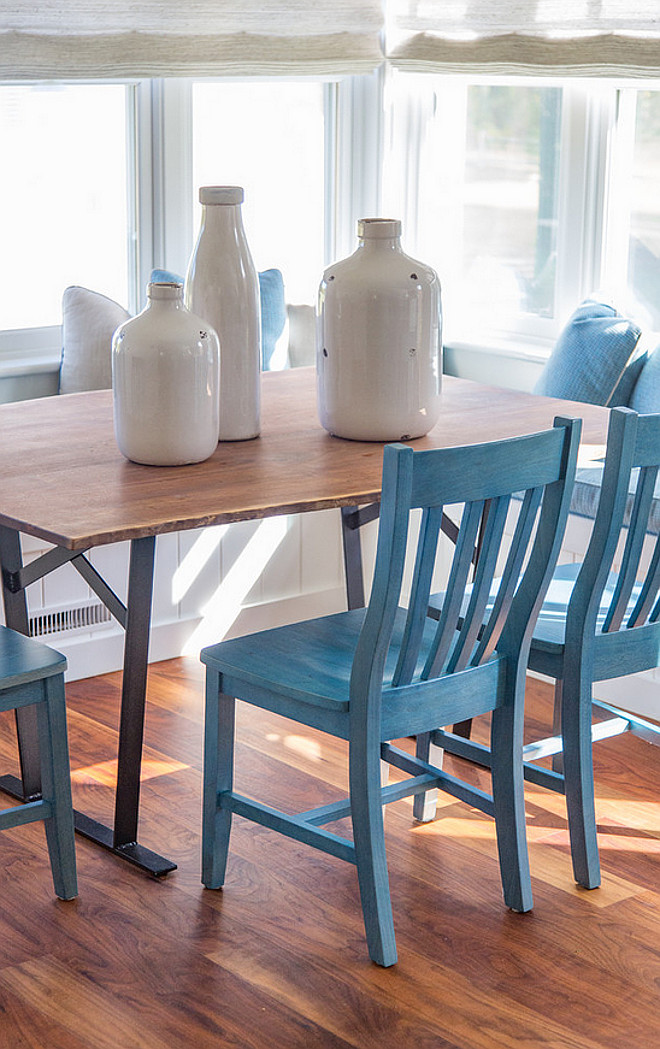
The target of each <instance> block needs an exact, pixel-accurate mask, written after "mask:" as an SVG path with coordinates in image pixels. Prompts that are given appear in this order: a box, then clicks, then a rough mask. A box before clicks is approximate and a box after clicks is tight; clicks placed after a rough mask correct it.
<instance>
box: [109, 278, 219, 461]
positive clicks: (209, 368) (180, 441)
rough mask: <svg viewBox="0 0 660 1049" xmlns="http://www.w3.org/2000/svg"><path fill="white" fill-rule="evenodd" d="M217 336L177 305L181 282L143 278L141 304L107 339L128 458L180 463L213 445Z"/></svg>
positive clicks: (119, 433)
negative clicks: (143, 303)
mask: <svg viewBox="0 0 660 1049" xmlns="http://www.w3.org/2000/svg"><path fill="white" fill-rule="evenodd" d="M218 377H219V349H218V337H217V335H216V334H215V332H214V331H213V329H212V328H211V327H210V326H209V325H208V324H207V323H206V322H205V321H203V320H202V319H201V317H196V316H195V315H194V314H192V313H191V312H190V311H189V310H187V309H186V307H185V306H184V304H183V285H182V284H175V283H162V284H156V283H154V284H150V285H149V287H148V289H147V306H146V308H145V309H144V310H143V311H142V313H140V314H138V316H137V317H133V318H132V319H131V320H129V321H126V322H125V323H124V324H122V325H120V326H119V328H117V330H116V332H115V334H114V336H113V338H112V389H113V401H114V421H115V436H116V438H117V444H118V445H119V449H120V451H121V452H122V453H123V454H124V455H125V456H126V458H127V459H132V460H133V461H134V462H136V463H145V464H147V465H150V466H182V465H184V464H185V463H197V462H201V460H202V459H208V457H209V456H210V455H212V454H213V452H214V451H215V449H216V447H217V444H218Z"/></svg>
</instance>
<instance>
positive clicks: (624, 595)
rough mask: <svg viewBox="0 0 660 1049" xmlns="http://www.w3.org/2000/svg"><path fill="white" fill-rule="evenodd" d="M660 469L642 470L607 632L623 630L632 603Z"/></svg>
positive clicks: (609, 614) (605, 625)
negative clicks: (624, 619) (625, 617)
mask: <svg viewBox="0 0 660 1049" xmlns="http://www.w3.org/2000/svg"><path fill="white" fill-rule="evenodd" d="M657 473H658V471H657V468H655V467H644V468H643V469H641V470H640V472H639V477H638V481H637V489H636V492H635V497H634V501H633V507H632V511H631V514H630V524H629V526H628V535H627V537H626V542H625V546H624V550H623V557H622V559H621V568H620V570H619V573H618V579H617V583H616V586H615V588H614V593H613V595H612V600H611V602H610V607H609V609H608V611H607V615H606V616H605V621H604V623H603V633H610V632H612V631H615V630H620V628H621V624H622V623H623V618H624V616H625V613H626V609H627V608H628V605H629V603H630V598H631V596H632V592H633V587H634V585H635V582H636V580H637V573H638V571H639V563H640V558H641V556H642V548H643V546H644V539H645V536H646V532H647V528H648V520H649V513H650V511H651V503H652V501H653V490H654V488H655V482H656V477H657Z"/></svg>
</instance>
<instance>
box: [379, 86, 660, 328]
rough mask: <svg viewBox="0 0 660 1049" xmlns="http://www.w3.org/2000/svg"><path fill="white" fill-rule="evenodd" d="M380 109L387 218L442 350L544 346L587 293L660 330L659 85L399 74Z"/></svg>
mask: <svg viewBox="0 0 660 1049" xmlns="http://www.w3.org/2000/svg"><path fill="white" fill-rule="evenodd" d="M387 111H388V118H389V135H388V150H387V154H386V159H385V175H384V177H385V199H386V200H387V210H388V211H389V212H391V213H394V214H402V215H403V216H404V217H405V221H404V235H405V239H406V246H407V249H408V250H409V251H410V253H411V254H417V255H418V256H419V257H420V258H423V259H425V260H426V261H429V262H431V264H432V265H434V266H435V268H436V269H437V270H438V272H439V275H440V278H441V281H442V285H443V300H444V306H445V321H446V324H445V334H446V337H447V338H448V339H449V340H450V341H452V340H455V341H466V342H476V343H479V344H481V345H485V346H487V345H488V343H489V342H492V343H499V342H501V340H502V339H506V338H509V339H511V338H513V339H516V338H517V339H520V338H524V339H526V340H528V341H531V342H534V341H535V340H538V341H540V342H541V343H543V342H545V343H546V344H548V345H549V344H551V342H552V341H553V339H554V338H555V336H556V334H557V332H558V330H559V327H560V326H561V324H562V323H563V322H564V320H565V319H566V315H567V313H568V312H570V311H572V310H573V309H574V308H575V306H576V305H577V304H578V303H579V302H580V301H581V299H582V298H583V297H585V296H587V295H588V294H591V293H597V292H600V293H603V294H605V295H606V296H607V297H608V298H610V299H613V300H614V302H615V304H616V305H618V306H619V308H620V309H622V310H624V311H625V310H632V311H633V312H634V314H635V316H636V317H637V318H638V319H639V320H640V321H641V322H642V323H643V324H644V325H646V326H647V327H648V326H651V327H652V328H653V329H655V330H660V296H658V294H657V290H656V289H657V288H658V287H660V281H658V279H657V277H658V276H659V275H660V274H659V273H658V271H659V270H660V203H659V202H658V197H657V193H656V192H655V187H656V186H657V183H658V178H659V176H660V91H658V90H657V85H653V86H652V87H649V88H648V89H646V90H643V91H641V90H638V89H637V88H633V87H628V86H625V85H617V84H615V83H614V82H607V81H591V82H580V81H557V80H556V79H555V80H551V79H547V80H545V81H539V80H536V81H533V80H530V81H526V80H525V79H524V78H518V79H517V80H512V79H508V80H505V79H503V78H500V79H499V80H498V79H489V80H486V79H484V78H481V79H473V80H469V79H468V78H461V77H439V76H433V75H420V74H417V75H413V74H405V73H400V72H395V73H393V74H392V75H391V76H390V82H389V85H388V106H387ZM411 154H412V156H411ZM413 158H414V159H413Z"/></svg>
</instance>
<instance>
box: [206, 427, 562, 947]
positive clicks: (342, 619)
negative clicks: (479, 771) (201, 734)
mask: <svg viewBox="0 0 660 1049" xmlns="http://www.w3.org/2000/svg"><path fill="white" fill-rule="evenodd" d="M579 432H580V423H579V421H566V420H558V421H557V422H556V424H555V428H554V429H552V430H548V431H545V432H543V433H541V434H536V435H531V436H528V437H522V438H516V439H514V440H509V441H501V442H495V443H492V444H486V445H478V446H472V447H467V448H449V449H436V450H420V451H413V449H412V448H410V447H407V446H403V445H389V446H387V447H386V448H385V451H384V458H383V484H382V503H381V515H380V524H379V533H378V546H377V554H376V567H375V575H374V582H373V586H372V591H371V596H370V600H369V605H368V607H367V608H366V609H355V610H353V611H348V612H342V613H339V614H337V615H332V616H327V617H324V618H321V619H314V620H310V621H307V622H303V623H297V624H294V625H291V626H285V627H280V628H277V629H274V630H267V631H264V632H261V633H259V634H255V635H252V636H247V637H243V638H237V639H234V640H230V641H224V642H221V643H220V644H218V645H215V646H212V647H210V648H206V649H204V650H203V652H202V655H201V658H202V661H203V662H204V663H205V664H206V667H207V687H206V696H207V707H206V727H205V747H204V750H205V758H204V814H203V846H202V880H203V882H204V884H205V885H206V886H207V887H208V888H212V889H217V888H219V887H220V886H221V885H222V884H223V882H224V880H225V868H226V864H227V854H228V848H229V834H230V826H231V820H232V814H234V813H236V814H238V815H241V816H244V817H247V818H248V819H250V820H253V821H255V822H257V823H260V824H263V825H265V826H267V827H270V828H271V829H273V830H276V831H279V832H280V833H282V834H285V835H288V836H290V837H292V838H295V839H297V840H299V841H303V842H306V843H308V844H310V845H313V846H314V847H316V848H318V849H320V850H322V851H325V852H329V853H330V854H331V855H333V856H337V857H340V858H342V859H345V860H348V861H349V862H351V863H355V864H356V865H357V870H358V882H359V887H360V895H361V900H362V911H363V917H364V925H365V929H366V934H367V941H368V946H369V953H370V955H371V958H372V959H373V960H374V961H375V962H377V963H379V964H380V965H392V964H393V963H394V962H395V961H396V946H395V940H394V929H393V923H392V909H391V902H390V894H389V881H388V875H387V861H386V855H385V842H384V834H383V815H382V806H383V804H385V803H387V802H390V801H395V800H398V799H400V798H402V797H405V796H407V795H410V794H416V793H418V792H420V791H423V790H428V789H430V788H436V787H439V788H440V789H443V790H445V791H448V792H449V793H450V794H452V795H454V796H455V797H458V798H460V799H461V800H464V801H467V802H468V804H470V805H472V806H476V807H477V808H479V809H481V810H482V811H484V812H486V813H488V814H489V815H492V816H494V817H495V821H496V829H497V839H498V848H499V857H500V868H501V877H502V884H503V888H504V899H505V902H506V903H507V904H508V906H509V907H511V908H512V909H513V910H516V911H526V910H529V909H530V908H531V906H532V895H531V884H530V876H529V865H528V859H527V848H526V840H525V813H524V800H523V778H522V717H523V707H522V704H523V688H524V677H525V666H526V662H527V650H528V645H529V640H530V638H531V630H532V625H533V623H534V620H535V617H536V613H537V610H538V608H539V607H540V604H541V601H542V596H543V593H544V589H545V586H546V585H547V582H548V581H549V579H550V577H551V575H552V570H553V567H554V564H555V562H556V557H557V553H558V551H559V548H560V545H561V536H562V534H563V529H564V525H565V521H566V517H567V514H568V505H569V501H570V489H571V485H572V480H573V474H574V468H575V458H576V452H577V445H578V441H579ZM521 490H522V491H525V493H526V494H525V496H524V500H523V503H522V508H521V513H520V516H519V520H518V525H517V528H516V535H515V541H514V544H513V546H512V548H511V552H510V553H509V555H508V560H507V562H506V571H505V573H504V576H503V578H502V586H501V587H500V590H499V594H498V599H497V602H496V604H495V607H494V609H493V614H492V615H491V616H490V618H489V619H488V623H487V626H486V628H485V629H484V630H482V622H483V613H484V608H485V605H486V601H487V598H488V594H489V591H490V587H491V584H492V577H493V572H494V569H495V564H496V561H497V556H498V552H499V549H500V544H501V541H502V536H503V531H504V524H505V519H506V516H507V509H508V506H509V502H510V498H511V495H512V493H514V492H518V491H521ZM486 500H491V503H490V505H491V512H490V514H489V515H488V521H487V523H486V525H485V528H484V529H483V530H482V531H483V535H482V546H481V551H482V552H481V558H480V560H479V567H478V571H477V574H476V578H475V580H474V585H473V588H472V597H471V599H470V602H469V609H468V611H467V612H466V613H465V614H464V615H462V616H461V606H462V603H463V600H464V595H465V591H466V587H467V585H468V577H469V575H470V566H471V564H472V554H473V550H474V544H475V541H476V538H477V534H478V531H479V528H480V522H481V518H482V514H483V508H484V503H485V501H486ZM457 502H464V503H465V504H466V509H465V512H464V514H463V517H462V522H461V528H460V533H459V536H458V540H457V544H456V547H455V551H454V560H453V566H452V569H451V577H450V588H449V597H448V601H447V606H446V609H445V612H444V614H443V616H442V618H441V621H440V623H439V624H435V623H433V621H432V620H430V619H429V618H428V616H427V614H426V609H427V603H428V597H429V593H430V588H431V577H432V573H433V565H434V561H435V553H436V547H437V543H438V537H439V533H440V520H441V515H442V507H443V505H445V504H446V505H449V504H453V503H457ZM540 506H541V509H540V511H539V507H540ZM411 509H421V510H422V517H421V527H420V533H419V539H418V543H417V550H416V559H415V568H414V573H413V581H412V585H411V593H410V598H409V601H408V602H407V608H404V607H401V606H400V604H399V602H400V601H401V600H402V596H401V588H402V578H403V570H404V561H405V556H406V546H407V542H408V526H409V512H410V510H411ZM539 512H540V517H539ZM537 519H538V528H537V530H536V531H535V532H534V531H533V524H534V521H535V520H537ZM530 546H531V547H532V550H531V554H530V557H529V562H528V565H527V568H526V569H525V573H524V576H523V581H522V582H521V584H520V586H519V587H518V588H517V590H516V584H517V582H518V578H519V573H520V570H521V565H522V564H523V559H524V557H525V555H526V553H529V549H528V548H529V547H530ZM514 590H515V595H514ZM459 619H460V622H459ZM234 697H236V698H238V699H242V700H244V701H245V702H247V703H250V704H253V705H255V706H257V707H262V708H265V709H267V710H270V711H274V712H276V713H278V714H281V715H283V716H284V717H287V718H292V719H293V720H295V721H297V722H300V723H302V724H305V725H308V726H311V727H313V728H315V729H321V730H323V731H325V732H327V733H329V734H330V735H333V736H337V737H339V738H341V739H345V740H348V751H349V772H350V775H349V782H350V797H349V799H347V800H343V801H340V802H338V803H336V804H330V805H325V806H322V807H321V808H319V809H312V810H310V811H307V812H304V813H302V814H300V815H296V816H291V815H287V814H285V813H283V812H279V811H275V810H274V809H272V808H270V807H269V806H267V805H263V804H261V803H259V802H256V801H253V800H250V799H248V798H246V797H243V796H241V795H239V794H237V793H235V792H234V791H233V789H232V768H233V735H234V710H235V698H234ZM489 711H493V723H492V754H493V763H492V764H493V767H492V773H493V796H492V797H491V796H490V795H488V794H486V793H484V792H482V791H480V790H476V789H475V788H474V787H472V786H470V785H469V784H467V783H463V782H462V781H460V780H458V779H456V778H454V777H452V776H448V775H446V774H445V773H443V772H442V771H441V770H439V769H437V768H434V767H433V766H430V765H429V764H427V763H425V762H422V761H418V760H416V759H415V758H414V757H413V756H412V755H410V754H409V753H407V752H404V751H403V750H401V749H398V748H396V747H394V746H392V745H391V743H390V742H389V741H391V740H396V739H401V738H404V737H407V736H410V735H414V734H418V733H425V732H428V731H429V730H430V729H432V728H434V727H435V726H436V725H437V724H441V723H445V722H446V721H448V720H451V719H453V718H456V717H464V716H468V715H473V714H474V715H476V714H479V713H485V712H489ZM381 758H382V759H384V760H385V761H386V762H389V763H390V764H392V765H394V766H396V767H397V768H399V769H402V770H403V771H404V772H406V773H409V774H410V775H411V776H412V777H413V778H412V779H411V780H406V781H404V782H403V783H395V784H392V785H390V786H385V787H382V786H381V779H380V760H381ZM265 785H266V784H265ZM349 815H350V816H351V818H352V826H353V841H350V840H347V839H345V838H342V837H339V836H338V835H336V834H333V833H330V832H328V831H326V830H323V829H322V827H323V825H324V824H326V823H331V822H333V821H335V820H338V819H341V818H342V817H345V816H349Z"/></svg>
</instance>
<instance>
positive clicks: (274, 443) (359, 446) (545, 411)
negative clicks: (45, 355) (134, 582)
mask: <svg viewBox="0 0 660 1049" xmlns="http://www.w3.org/2000/svg"><path fill="white" fill-rule="evenodd" d="M556 415H565V416H569V417H581V418H582V419H583V420H584V423H583V436H582V442H583V448H584V449H585V450H587V449H589V448H590V447H591V448H592V451H593V452H596V453H597V454H600V453H602V449H603V445H604V442H605V439H606V430H607V421H608V415H609V412H608V410H607V409H606V408H600V407H596V406H594V405H588V404H581V403H577V402H574V401H560V400H555V399H554V398H549V397H538V396H533V395H532V394H526V393H520V392H518V391H515V390H507V389H501V388H499V387H491V386H483V385H481V384H479V383H474V382H470V381H468V380H465V379H456V378H452V377H449V376H443V385H442V410H441V413H440V421H439V422H438V424H437V425H436V426H435V427H434V428H433V430H432V431H431V433H430V434H428V435H427V436H426V437H422V438H419V439H418V440H416V441H412V442H411V445H412V446H413V447H414V448H437V447H448V446H451V445H459V444H476V443H480V442H482V441H490V440H496V439H499V438H503V437H513V436H517V435H519V434H525V433H533V432H535V431H537V430H541V429H545V428H546V427H549V426H551V425H552V422H553V419H554V417H555V416H556ZM261 421H262V427H261V433H262V435H261V437H259V438H256V439H255V440H252V441H237V442H226V443H221V444H219V445H218V447H217V450H216V451H215V452H214V454H213V455H212V456H211V458H210V459H207V460H206V462H203V463H197V464H195V465H193V466H178V467H155V466H138V465H137V464H135V463H131V462H128V461H127V460H126V459H125V458H124V457H123V456H122V455H121V453H120V451H119V449H118V447H117V444H116V442H115V437H114V430H113V421H112V393H111V391H109V390H102V391H95V392H92V393H77V394H67V395H65V396H61V397H47V398H43V399H39V400H33V401H20V402H16V403H12V404H3V405H0V479H1V481H0V524H3V525H7V526H9V527H10V528H14V529H18V530H19V531H21V532H26V533H28V534H30V535H33V536H37V537H39V538H41V539H45V540H48V541H49V542H51V543H55V544H56V545H57V546H61V547H64V548H66V549H69V550H83V549H86V548H88V547H91V546H101V545H104V544H106V543H112V542H117V541H119V540H123V539H138V538H140V537H142V536H146V535H158V534H159V533H162V532H175V531H180V530H184V529H188V528H197V527H201V526H203V525H212V524H223V523H228V522H231V521H238V520H241V521H244V520H248V519H251V518H262V517H270V516H272V515H274V514H283V513H297V512H303V511H309V510H322V509H325V508H327V507H333V506H355V505H358V504H361V503H367V502H370V501H371V500H374V499H377V498H378V497H379V495H380V480H381V466H382V456H383V445H382V444H379V443H366V442H357V441H346V440H342V439H340V438H336V437H331V436H330V435H329V434H327V433H326V432H325V430H323V429H322V428H321V425H320V423H319V422H318V416H317V412H316V393H315V374H314V370H313V369H312V368H301V369H295V370H290V371H283V372H268V373H266V374H264V376H263V378H262V412H261ZM594 446H595V447H594ZM590 457H591V456H589V458H590Z"/></svg>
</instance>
